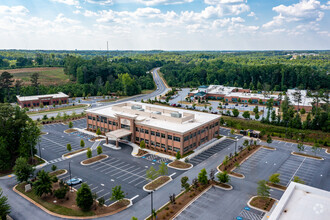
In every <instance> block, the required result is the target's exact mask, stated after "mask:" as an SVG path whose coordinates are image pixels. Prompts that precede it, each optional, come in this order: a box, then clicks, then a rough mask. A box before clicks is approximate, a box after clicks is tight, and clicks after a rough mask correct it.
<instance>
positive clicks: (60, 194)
mask: <svg viewBox="0 0 330 220" xmlns="http://www.w3.org/2000/svg"><path fill="white" fill-rule="evenodd" d="M68 191H69V186H68V185H67V184H63V183H62V184H60V188H58V189H56V190H54V196H55V197H56V198H57V199H64V198H65V196H66V193H67V192H68Z"/></svg>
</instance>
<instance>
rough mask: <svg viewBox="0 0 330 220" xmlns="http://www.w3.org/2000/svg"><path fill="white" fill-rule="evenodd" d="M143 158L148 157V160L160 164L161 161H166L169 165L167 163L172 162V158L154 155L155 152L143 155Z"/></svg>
mask: <svg viewBox="0 0 330 220" xmlns="http://www.w3.org/2000/svg"><path fill="white" fill-rule="evenodd" d="M142 158H143V159H146V160H148V161H151V162H153V164H154V163H159V164H161V163H163V162H164V163H165V164H166V165H167V164H169V163H171V162H172V160H170V159H167V158H163V157H158V156H156V155H154V154H147V155H146V156H143V157H142Z"/></svg>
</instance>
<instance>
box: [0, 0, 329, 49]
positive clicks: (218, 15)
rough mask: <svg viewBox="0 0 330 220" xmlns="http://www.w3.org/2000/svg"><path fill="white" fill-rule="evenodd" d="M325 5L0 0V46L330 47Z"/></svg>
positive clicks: (307, 1)
mask: <svg viewBox="0 0 330 220" xmlns="http://www.w3.org/2000/svg"><path fill="white" fill-rule="evenodd" d="M329 12H330V1H317V0H0V49H56V50H60V49H78V50H81V49H88V50H92V49H96V50H99V49H102V50H105V49H106V42H107V41H109V49H110V50H127V49H129V50H152V49H162V50H268V49H271V50H282V49H321V50H322V49H330V13H329Z"/></svg>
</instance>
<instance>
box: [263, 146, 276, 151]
mask: <svg viewBox="0 0 330 220" xmlns="http://www.w3.org/2000/svg"><path fill="white" fill-rule="evenodd" d="M261 147H263V148H266V149H269V150H275V149H276V148H275V147H268V146H265V145H262V146H261Z"/></svg>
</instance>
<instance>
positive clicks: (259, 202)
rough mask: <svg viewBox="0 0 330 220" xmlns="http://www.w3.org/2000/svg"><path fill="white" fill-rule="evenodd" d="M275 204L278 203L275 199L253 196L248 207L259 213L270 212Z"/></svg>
mask: <svg viewBox="0 0 330 220" xmlns="http://www.w3.org/2000/svg"><path fill="white" fill-rule="evenodd" d="M275 202H276V200H275V199H273V198H269V197H262V196H253V197H252V198H251V199H250V201H249V202H248V205H249V206H250V207H252V208H254V209H257V210H259V211H262V212H269V211H270V210H271V208H272V207H273V205H274V203H275Z"/></svg>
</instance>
